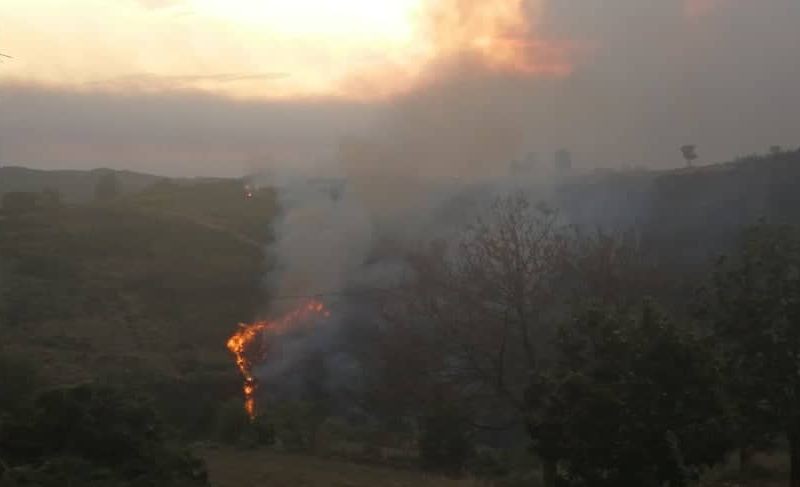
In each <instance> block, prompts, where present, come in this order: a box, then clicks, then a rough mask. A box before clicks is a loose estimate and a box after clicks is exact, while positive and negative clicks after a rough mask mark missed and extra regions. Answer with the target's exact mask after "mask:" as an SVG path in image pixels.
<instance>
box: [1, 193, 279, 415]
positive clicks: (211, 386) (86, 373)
mask: <svg viewBox="0 0 800 487" xmlns="http://www.w3.org/2000/svg"><path fill="white" fill-rule="evenodd" d="M154 194H157V195H158V198H155V199H157V200H158V201H159V204H153V201H154ZM274 212H275V202H274V197H273V195H272V192H271V191H266V190H265V191H260V192H257V193H256V194H254V195H253V197H252V198H245V197H244V196H243V195H242V191H241V187H240V185H239V184H238V183H237V182H236V181H230V182H228V181H223V182H207V183H202V184H195V185H187V186H185V187H184V186H175V187H173V186H171V185H168V186H163V185H162V186H158V187H156V190H155V193H154V192H152V191H151V192H147V191H145V192H143V193H136V194H134V195H130V196H126V197H122V198H120V199H118V200H117V201H114V202H112V203H109V204H105V205H98V204H92V205H78V206H74V205H67V206H64V207H62V208H59V209H52V210H42V211H38V212H35V213H32V214H28V215H24V216H21V217H9V218H5V219H0V353H2V354H6V355H12V356H19V357H26V358H27V359H28V360H29V361H33V362H35V363H36V364H37V365H38V366H40V367H41V369H42V374H43V375H44V377H45V378H46V379H47V380H48V382H50V383H53V384H65V383H76V382H82V381H86V380H97V379H101V380H110V381H112V382H120V383H125V384H126V385H127V386H128V387H133V388H135V387H145V388H147V389H148V390H149V391H151V392H152V391H155V392H156V396H158V397H160V398H161V401H162V405H163V409H162V413H164V414H166V415H168V416H172V418H171V419H172V421H171V422H172V424H175V425H177V426H178V427H180V428H183V429H186V430H188V431H194V428H195V427H197V428H200V429H205V430H207V429H208V428H211V427H213V421H212V420H211V419H210V418H213V415H214V414H215V410H216V408H217V407H218V406H219V404H221V403H224V401H225V400H227V399H229V398H233V397H238V394H239V380H238V377H237V372H236V370H235V368H234V367H233V366H232V364H231V362H230V357H229V356H228V352H227V350H226V348H225V341H226V340H227V337H228V336H229V334H230V333H231V331H232V330H233V329H234V328H235V326H236V324H237V323H239V322H241V321H247V320H251V319H253V318H254V317H255V316H256V315H257V314H258V313H259V312H261V311H263V308H262V306H263V303H264V302H265V296H264V295H263V289H262V279H263V274H264V270H265V261H264V256H263V246H264V245H265V243H266V236H267V235H268V234H269V232H268V228H269V222H270V219H271V218H272V217H273V216H274ZM212 398H213V399H212ZM188 406H191V407H188ZM173 415H174V416H173Z"/></svg>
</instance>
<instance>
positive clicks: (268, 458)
mask: <svg viewBox="0 0 800 487" xmlns="http://www.w3.org/2000/svg"><path fill="white" fill-rule="evenodd" d="M201 456H202V457H203V458H204V459H205V460H206V462H207V467H208V471H209V476H210V480H211V485H212V486H213V487H377V486H381V487H457V486H465V487H469V486H478V485H481V484H479V483H477V482H473V481H471V480H453V479H447V478H441V477H432V476H427V475H425V474H423V473H420V472H414V471H408V470H396V469H390V468H382V467H374V466H365V465H359V464H354V463H347V462H342V461H336V460H328V459H321V458H314V457H308V456H300V455H289V454H283V453H276V452H272V451H268V450H237V449H231V448H219V449H204V450H202V452H201Z"/></svg>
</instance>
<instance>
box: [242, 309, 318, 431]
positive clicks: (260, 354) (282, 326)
mask: <svg viewBox="0 0 800 487" xmlns="http://www.w3.org/2000/svg"><path fill="white" fill-rule="evenodd" d="M330 315H331V314H330V311H328V309H327V308H326V307H325V305H324V304H323V303H322V302H321V301H318V300H310V301H308V302H306V303H304V304H303V305H302V306H300V307H298V308H296V309H294V310H293V311H291V312H289V313H287V314H286V315H284V316H283V317H281V318H280V319H278V320H274V321H257V322H255V323H240V324H239V329H238V330H237V331H236V333H234V334H233V335H232V336H231V337H230V338H229V339H228V344H227V345H228V350H230V352H231V353H232V354H233V356H234V357H235V359H236V366H237V367H238V368H239V372H241V374H242V377H243V378H244V385H243V387H242V391H243V392H244V408H245V410H246V411H247V415H248V416H249V417H250V419H251V420H252V419H255V417H256V398H255V393H256V390H257V389H258V380H257V379H256V377H255V375H254V374H253V368H254V367H255V366H256V365H258V364H261V363H263V362H264V361H265V360H266V359H267V354H268V352H269V350H268V348H269V343H268V340H267V336H268V335H273V336H274V335H280V334H282V333H285V332H286V331H288V330H290V329H294V328H296V327H298V326H301V325H302V324H305V323H309V321H310V320H311V319H313V318H315V317H323V318H328V317H330Z"/></svg>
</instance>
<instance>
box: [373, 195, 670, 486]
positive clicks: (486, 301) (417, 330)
mask: <svg viewBox="0 0 800 487" xmlns="http://www.w3.org/2000/svg"><path fill="white" fill-rule="evenodd" d="M629 240H630V239H626V238H617V237H616V236H613V235H610V234H603V233H600V232H598V233H596V234H590V235H585V234H582V233H580V232H577V231H575V229H573V228H571V227H568V226H565V225H564V224H563V223H561V220H560V218H559V217H558V214H557V213H556V212H554V211H553V210H551V209H549V208H547V207H546V206H543V205H534V204H532V203H531V202H530V200H529V199H528V198H526V197H525V196H524V195H522V194H516V195H512V196H510V197H504V198H500V199H499V200H497V201H496V202H495V203H494V205H492V207H491V208H490V209H489V210H488V211H487V212H486V213H484V214H483V215H481V216H480V217H479V218H478V219H477V221H476V222H475V223H474V224H473V225H471V226H470V227H468V228H467V229H466V230H465V231H464V233H463V234H461V235H460V238H458V239H457V240H456V241H455V242H435V243H434V244H432V245H431V246H429V247H428V248H427V249H425V250H424V251H422V252H415V253H413V254H412V255H410V256H409V257H408V262H409V266H410V268H411V272H410V279H409V280H408V281H407V282H405V283H403V284H402V285H401V286H400V287H399V289H397V290H395V292H392V293H389V294H388V295H387V303H388V304H387V306H386V307H385V309H384V314H385V315H386V320H387V322H388V323H390V325H391V326H388V327H386V330H387V331H386V332H385V334H386V335H387V336H388V337H389V338H384V339H383V340H378V343H387V344H388V345H387V346H386V347H385V350H386V351H387V353H383V354H382V356H383V358H384V364H385V365H388V366H389V367H391V370H393V371H394V373H384V374H383V376H384V377H390V378H391V380H392V383H394V384H400V386H399V387H397V388H395V387H390V388H389V389H390V390H413V391H414V396H417V395H423V396H424V397H421V398H418V397H415V401H416V403H417V404H428V403H430V401H435V400H436V399H435V398H437V397H450V398H456V399H453V400H454V401H456V402H459V403H460V404H466V405H467V410H466V411H462V413H463V414H466V415H468V416H469V417H471V418H472V421H473V422H475V424H476V425H478V426H492V427H499V426H503V425H506V426H507V425H510V424H511V425H513V424H518V425H520V424H524V423H525V422H526V421H528V420H529V419H530V414H529V413H530V405H529V403H528V401H527V397H526V391H529V390H530V388H531V386H532V383H531V380H532V378H535V377H539V376H547V374H548V371H549V370H550V369H551V367H553V363H554V360H555V359H556V356H557V353H556V352H557V351H556V350H554V347H553V345H552V343H553V341H554V340H555V338H556V331H557V329H558V324H559V323H561V322H563V321H564V320H565V319H566V318H567V317H568V315H569V310H570V307H571V305H572V304H573V303H574V302H575V301H577V300H580V299H588V298H589V297H593V298H596V299H598V300H599V301H601V302H602V303H604V304H607V305H614V304H617V303H620V304H621V305H623V306H624V305H625V304H627V303H628V302H634V301H635V302H636V303H637V304H638V303H639V302H640V301H639V300H637V299H635V298H634V299H631V298H630V297H629V296H641V295H643V294H644V293H645V292H646V290H648V289H653V288H654V287H656V286H660V285H661V283H660V279H659V276H657V275H656V274H657V272H654V269H653V268H652V267H651V266H649V265H647V259H646V258H645V256H644V254H643V253H642V252H641V251H640V249H637V248H635V247H633V246H632V245H630V242H629ZM409 354H413V356H414V360H413V361H409V360H408V357H409ZM392 357H399V359H397V360H395V361H394V362H395V363H394V365H392V364H391V363H388V362H386V361H388V360H390V359H391V358H392ZM409 362H411V363H409ZM420 369H424V370H420ZM403 377H405V378H406V380H402V378H403ZM403 384H412V385H413V387H411V388H409V387H404V386H403ZM400 395H403V394H400ZM409 396H411V395H409ZM431 398H433V399H431ZM406 399H407V398H406ZM401 401H402V399H401ZM393 404H398V402H397V401H395V402H393ZM560 441H561V440H560V439H559V438H558V435H555V434H554V435H553V436H551V437H538V438H537V442H538V444H539V448H537V453H538V455H539V457H540V459H541V460H542V462H543V467H544V468H543V477H545V483H546V484H547V485H552V482H553V481H554V479H555V471H556V467H557V465H558V463H559V460H560V455H561V454H562V452H561V450H560V448H559V446H558V445H559V442H560Z"/></svg>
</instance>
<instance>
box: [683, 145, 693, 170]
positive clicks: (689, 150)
mask: <svg viewBox="0 0 800 487" xmlns="http://www.w3.org/2000/svg"><path fill="white" fill-rule="evenodd" d="M681 153H682V154H683V158H684V159H685V160H686V165H687V166H692V164H694V161H696V160H697V147H696V146H694V145H684V146H683V147H681Z"/></svg>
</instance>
